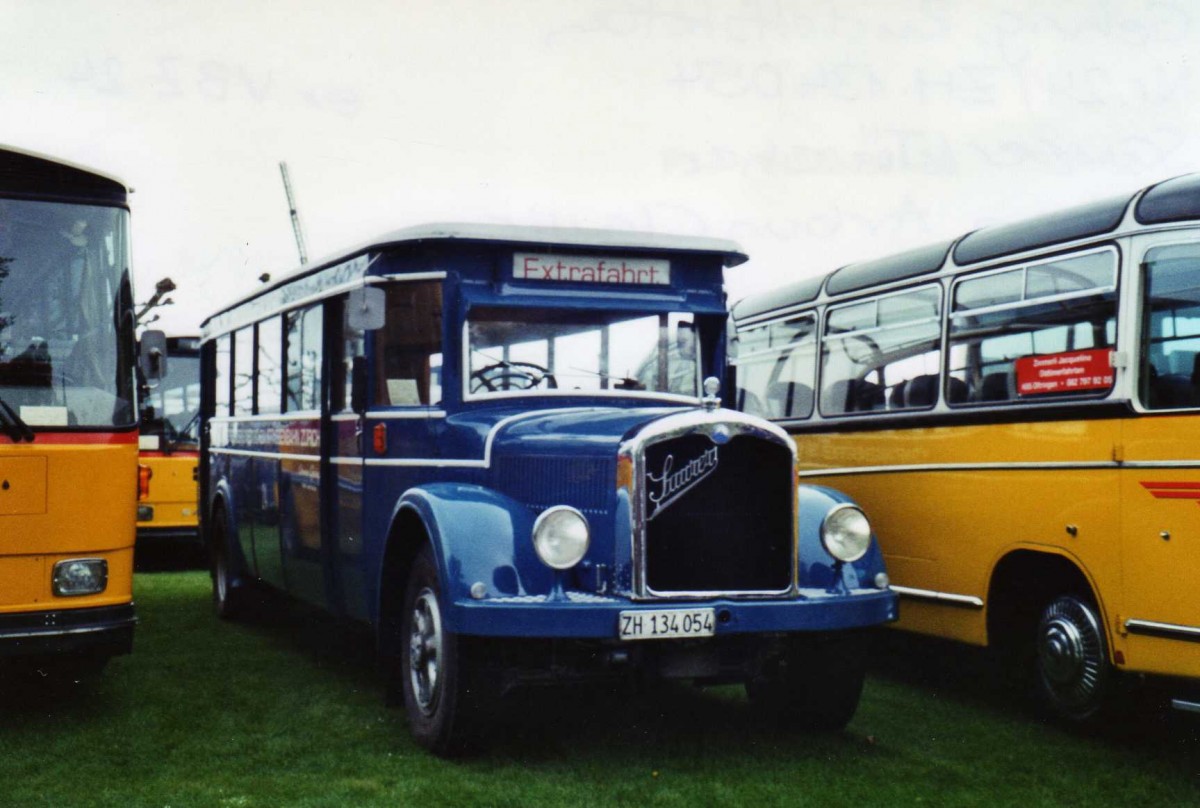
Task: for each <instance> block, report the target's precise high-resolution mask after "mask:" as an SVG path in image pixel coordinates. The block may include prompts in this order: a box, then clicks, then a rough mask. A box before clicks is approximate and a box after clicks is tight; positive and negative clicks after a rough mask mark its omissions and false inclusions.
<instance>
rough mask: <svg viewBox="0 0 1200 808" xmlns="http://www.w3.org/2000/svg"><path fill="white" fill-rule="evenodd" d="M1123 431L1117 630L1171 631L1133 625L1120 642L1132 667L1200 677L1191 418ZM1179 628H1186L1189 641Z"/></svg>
mask: <svg viewBox="0 0 1200 808" xmlns="http://www.w3.org/2000/svg"><path fill="white" fill-rule="evenodd" d="M1123 426H1124V438H1125V440H1124V454H1125V456H1124V460H1125V461H1126V463H1127V464H1129V467H1127V468H1126V469H1125V470H1123V471H1122V472H1121V498H1122V531H1121V541H1122V544H1123V550H1124V560H1125V577H1124V587H1125V597H1124V602H1125V606H1124V608H1123V610H1122V613H1121V614H1120V616H1119V623H1120V627H1121V628H1122V629H1124V627H1125V621H1127V620H1133V621H1137V622H1140V623H1142V624H1145V623H1157V624H1164V625H1166V626H1170V627H1174V630H1172V631H1169V632H1168V633H1161V632H1160V633H1147V632H1146V629H1145V628H1143V629H1141V630H1139V629H1138V628H1137V627H1136V623H1135V624H1134V628H1133V629H1131V630H1130V632H1129V634H1128V635H1127V636H1126V647H1127V651H1126V654H1127V661H1128V663H1129V665H1130V667H1133V668H1136V669H1137V670H1142V671H1147V672H1151V673H1166V674H1172V675H1181V676H1200V646H1198V645H1197V644H1196V641H1197V639H1200V613H1198V612H1197V609H1196V584H1195V571H1196V570H1198V569H1200V468H1197V466H1196V463H1197V458H1200V434H1197V431H1196V416H1195V415H1194V414H1189V415H1164V416H1143V417H1140V418H1131V419H1129V420H1127V421H1126V422H1125V423H1124V425H1123ZM1139 464H1143V465H1141V466H1140V467H1139ZM1149 464H1160V465H1161V466H1162V467H1160V468H1154V467H1152V466H1149ZM1170 464H1180V466H1179V467H1176V468H1171V467H1169V466H1170ZM1180 629H1183V630H1188V629H1190V630H1191V634H1190V636H1189V634H1188V633H1186V631H1181V630H1180Z"/></svg>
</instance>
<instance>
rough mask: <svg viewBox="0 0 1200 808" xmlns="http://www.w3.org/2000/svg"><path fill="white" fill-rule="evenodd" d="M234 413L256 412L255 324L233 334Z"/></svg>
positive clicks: (246, 413) (248, 413) (249, 413)
mask: <svg viewBox="0 0 1200 808" xmlns="http://www.w3.org/2000/svg"><path fill="white" fill-rule="evenodd" d="M233 414H234V415H253V414H254V326H247V327H246V328H243V329H241V330H239V331H237V332H236V333H235V334H234V335H233Z"/></svg>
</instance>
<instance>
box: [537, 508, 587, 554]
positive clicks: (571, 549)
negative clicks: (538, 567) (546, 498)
mask: <svg viewBox="0 0 1200 808" xmlns="http://www.w3.org/2000/svg"><path fill="white" fill-rule="evenodd" d="M590 542H591V531H590V530H589V529H588V522H587V519H586V518H585V517H584V515H583V514H581V513H580V512H579V511H577V510H575V509H574V508H571V507H568V506H566V505H558V506H556V507H553V508H550V509H548V510H546V511H543V512H542V515H541V516H539V517H538V518H537V521H536V522H534V523H533V548H534V549H535V550H537V554H538V558H540V559H542V563H543V564H545V565H546V566H547V567H551V568H553V569H556V570H565V569H570V568H571V567H573V566H575V565H576V564H578V563H579V562H580V561H582V560H583V555H584V553H586V552H587V549H588V544H589V543H590Z"/></svg>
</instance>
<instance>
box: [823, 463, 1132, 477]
mask: <svg viewBox="0 0 1200 808" xmlns="http://www.w3.org/2000/svg"><path fill="white" fill-rule="evenodd" d="M1122 465H1125V466H1129V465H1131V464H1128V463H1126V464H1121V463H1118V462H1116V461H1115V460H1100V461H1093V462H1086V463H914V464H911V465H894V466H858V467H855V468H840V469H809V470H806V471H801V472H799V476H800V477H838V476H847V475H852V474H911V473H914V472H923V471H925V472H928V471H1072V470H1080V469H1118V468H1121V467H1122Z"/></svg>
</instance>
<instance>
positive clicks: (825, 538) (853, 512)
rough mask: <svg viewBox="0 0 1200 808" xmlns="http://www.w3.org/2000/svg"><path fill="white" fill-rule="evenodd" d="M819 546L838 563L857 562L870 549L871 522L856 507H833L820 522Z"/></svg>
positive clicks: (845, 504) (842, 505)
mask: <svg viewBox="0 0 1200 808" xmlns="http://www.w3.org/2000/svg"><path fill="white" fill-rule="evenodd" d="M821 544H822V546H824V548H825V552H827V553H829V554H830V555H831V556H833V557H834V558H835V559H837V560H838V561H842V562H845V563H851V562H854V561H858V560H859V559H860V558H862V557H863V556H865V555H866V554H867V551H868V550H869V549H871V522H870V520H868V519H867V515H866V514H865V513H863V511H862V508H860V507H858V506H857V505H852V504H850V503H848V502H843V503H841V504H840V505H835V506H834V507H833V508H831V509H830V510H829V513H827V514H825V518H824V519H823V520H822V521H821Z"/></svg>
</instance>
